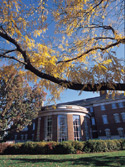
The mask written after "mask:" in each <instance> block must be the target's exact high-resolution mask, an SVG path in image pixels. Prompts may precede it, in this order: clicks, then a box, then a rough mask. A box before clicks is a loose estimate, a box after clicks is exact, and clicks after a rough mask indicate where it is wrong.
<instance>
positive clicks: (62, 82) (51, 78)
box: [0, 32, 125, 91]
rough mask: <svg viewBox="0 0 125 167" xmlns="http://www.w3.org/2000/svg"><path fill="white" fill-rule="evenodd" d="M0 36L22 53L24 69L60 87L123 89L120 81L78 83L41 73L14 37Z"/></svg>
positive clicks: (94, 89) (124, 85) (99, 89)
mask: <svg viewBox="0 0 125 167" xmlns="http://www.w3.org/2000/svg"><path fill="white" fill-rule="evenodd" d="M0 36H1V37H2V38H4V39H5V40H7V41H9V42H11V43H13V44H14V45H15V46H16V48H17V51H19V52H20V53H21V54H22V56H23V58H24V61H25V64H24V65H25V69H27V70H29V71H30V72H32V73H33V74H35V75H36V76H38V77H40V78H42V79H46V80H49V81H51V82H53V83H56V84H58V85H60V86H62V87H65V88H68V89H73V90H83V91H101V90H125V84H122V83H99V84H98V83H97V84H82V83H81V84H79V83H75V82H71V81H68V80H64V79H60V78H56V77H54V76H51V75H49V74H46V73H43V72H41V71H39V70H38V69H36V68H35V67H34V66H33V65H32V64H31V62H30V59H29V57H28V55H27V54H26V51H24V50H22V48H21V47H20V45H19V44H18V43H17V41H16V40H15V39H13V38H12V37H10V36H9V35H8V34H7V33H6V34H5V33H2V32H0ZM120 42H121V41H118V42H116V43H114V44H111V45H108V46H106V47H105V48H101V47H96V48H92V49H90V50H88V51H86V52H84V53H83V54H84V55H85V54H87V53H89V52H91V51H92V50H97V49H100V50H105V49H108V48H110V47H112V46H116V45H118V44H119V43H120ZM83 54H82V55H80V56H79V57H76V58H73V59H70V60H68V61H73V60H75V59H77V58H80V57H82V56H83ZM13 59H14V58H13ZM16 61H17V60H16ZM68 61H65V62H68ZM62 62H63V61H62ZM58 63H59V62H58ZM60 63H61V62H60Z"/></svg>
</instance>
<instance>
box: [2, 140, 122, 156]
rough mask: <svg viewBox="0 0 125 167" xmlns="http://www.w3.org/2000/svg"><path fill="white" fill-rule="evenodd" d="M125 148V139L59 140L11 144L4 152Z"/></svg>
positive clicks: (45, 152) (55, 152)
mask: <svg viewBox="0 0 125 167" xmlns="http://www.w3.org/2000/svg"><path fill="white" fill-rule="evenodd" d="M123 149H125V139H120V140H88V141H85V142H81V141H64V142H61V143H58V142H26V143H17V144H11V145H8V146H7V147H6V149H4V151H3V154H75V153H83V152H106V151H117V150H123Z"/></svg>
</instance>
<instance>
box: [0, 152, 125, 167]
mask: <svg viewBox="0 0 125 167" xmlns="http://www.w3.org/2000/svg"><path fill="white" fill-rule="evenodd" d="M93 166H106V167H107V166H110V167H125V151H117V152H110V153H91V154H69V155H0V167H93Z"/></svg>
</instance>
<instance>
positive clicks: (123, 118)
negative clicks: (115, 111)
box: [121, 112, 125, 122]
mask: <svg viewBox="0 0 125 167" xmlns="http://www.w3.org/2000/svg"><path fill="white" fill-rule="evenodd" d="M121 116H122V120H123V122H125V113H124V112H122V113H121Z"/></svg>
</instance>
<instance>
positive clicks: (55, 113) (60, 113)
mask: <svg viewBox="0 0 125 167" xmlns="http://www.w3.org/2000/svg"><path fill="white" fill-rule="evenodd" d="M50 115H82V116H84V117H87V118H90V116H89V115H88V114H86V113H81V112H58V111H55V112H52V111H51V112H48V113H42V112H41V113H39V116H38V117H43V116H50Z"/></svg>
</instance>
